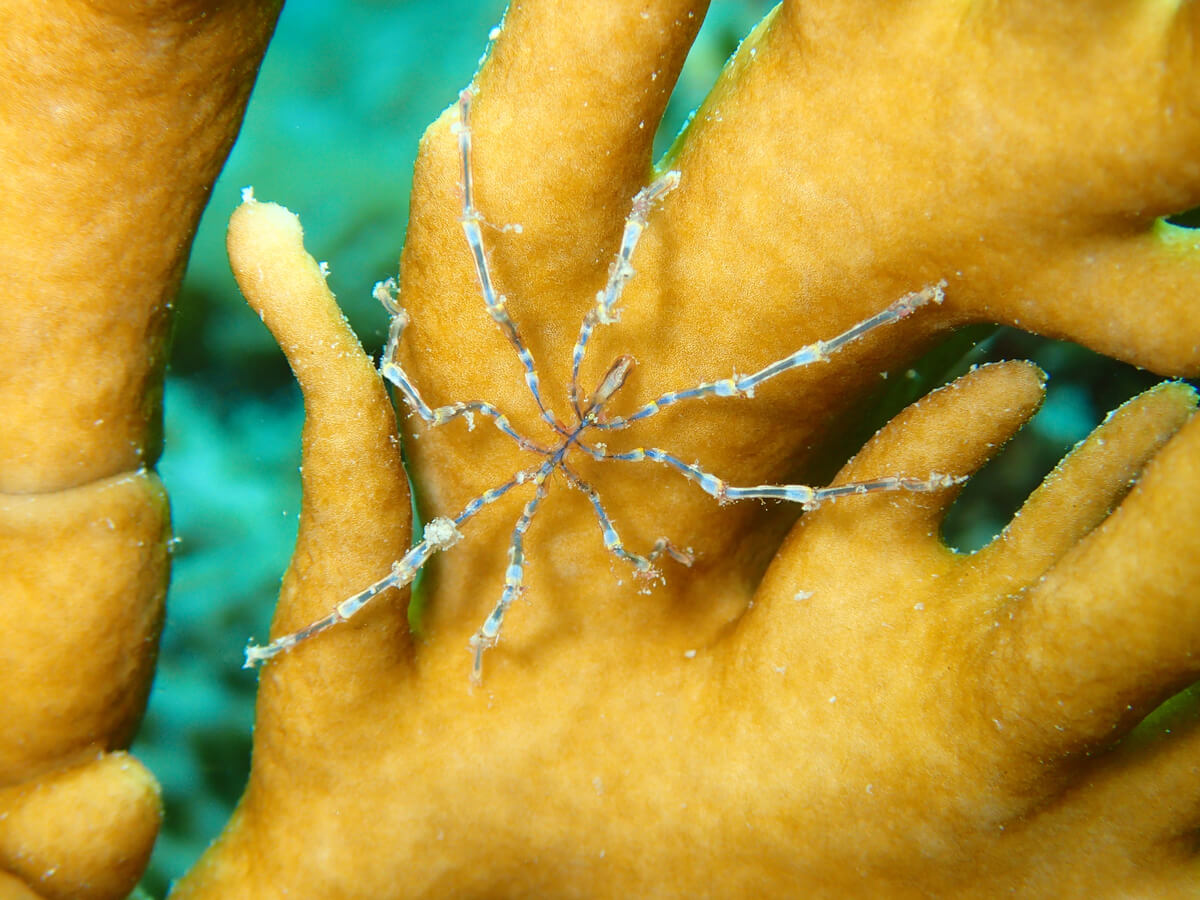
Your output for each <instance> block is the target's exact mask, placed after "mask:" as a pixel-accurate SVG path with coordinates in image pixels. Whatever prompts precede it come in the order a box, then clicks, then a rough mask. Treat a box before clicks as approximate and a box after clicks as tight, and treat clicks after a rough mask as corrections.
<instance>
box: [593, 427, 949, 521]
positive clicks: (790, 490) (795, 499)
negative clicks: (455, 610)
mask: <svg viewBox="0 0 1200 900" xmlns="http://www.w3.org/2000/svg"><path fill="white" fill-rule="evenodd" d="M579 446H580V447H581V448H582V449H583V450H584V451H585V452H586V453H588V454H589V455H591V456H592V457H594V458H596V459H615V460H620V461H622V462H641V461H643V460H647V459H648V460H652V461H654V462H659V463H663V464H664V465H667V466H670V467H671V468H673V469H674V470H675V471H677V472H679V473H680V474H681V475H683V476H684V477H685V478H687V479H689V480H690V481H694V482H695V483H696V484H698V485H700V489H701V490H702V491H704V492H705V493H706V494H708V495H709V496H711V497H715V498H716V500H717V502H718V503H722V504H724V503H732V502H734V501H737V500H783V501H786V502H788V503H799V504H800V505H801V507H803V508H804V509H806V510H812V509H816V508H817V507H818V506H820V505H821V504H822V503H824V502H825V501H827V500H836V499H837V498H839V497H846V496H851V495H854V494H877V493H882V492H886V491H912V492H917V493H928V492H931V491H940V490H944V489H945V488H948V487H953V486H954V485H956V484H962V483H963V482H964V481H966V480H967V479H966V476H962V475H942V474H939V473H937V472H934V473H932V474H931V475H929V477H927V478H909V477H905V476H900V475H888V476H884V477H882V478H873V479H870V480H869V481H852V482H850V483H848V484H839V485H834V486H833V487H822V488H814V487H809V486H808V485H805V484H759V485H753V486H748V487H735V486H733V485H730V484H726V483H725V482H724V481H723V480H722V479H720V478H718V477H717V476H716V475H713V474H711V473H709V472H706V471H704V470H703V469H702V468H700V467H699V466H698V465H696V464H694V463H685V462H684V461H683V460H681V459H679V457H677V456H672V455H671V454H670V453H667V452H666V451H665V450H659V449H657V448H655V447H638V448H637V449H636V450H630V451H628V452H626V453H607V452H605V451H603V450H600V449H599V448H597V447H590V446H587V445H585V444H582V443H581V444H579Z"/></svg>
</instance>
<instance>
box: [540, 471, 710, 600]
mask: <svg viewBox="0 0 1200 900" xmlns="http://www.w3.org/2000/svg"><path fill="white" fill-rule="evenodd" d="M559 468H560V469H561V470H562V473H563V475H565V476H566V479H567V483H568V484H569V485H571V487H573V488H575V489H576V490H577V491H580V492H581V493H583V494H584V496H586V497H587V498H588V500H589V501H591V504H592V509H593V510H595V512H596V518H597V519H598V520H599V521H600V530H601V531H602V532H603V534H604V546H605V547H606V548H607V549H608V550H609V551H610V552H611V553H612V554H613V555H614V556H616V557H618V558H619V559H623V560H625V561H626V562H627V563H629V564H630V565H632V566H633V567H634V569H636V570H637V572H638V574H639V575H647V576H651V577H653V576H655V575H657V574H658V570H657V569H655V568H654V560H655V559H657V558H658V557H659V556H661V555H662V554H663V553H666V554H667V555H668V556H670V557H671V558H672V559H674V560H675V561H676V562H680V563H683V564H684V565H685V566H690V565H691V564H692V561H693V560H692V556H691V554H689V553H685V552H684V551H682V550H679V549H677V548H676V547H675V546H674V545H673V544H672V543H671V542H670V541H669V540H667V539H666V538H659V539H658V540H657V541H655V543H654V548H653V549H652V550H651V551H650V552H649V553H648V554H647V555H646V556H639V555H638V554H636V553H630V552H629V551H628V550H626V549H625V545H624V543H622V541H621V537H620V535H618V534H617V529H616V528H615V527H614V526H613V523H612V519H610V518H609V516H608V513H607V511H605V509H604V504H603V503H602V502H601V501H600V495H599V494H598V493H596V489H595V488H593V487H592V486H591V485H590V484H588V483H587V482H586V481H584V480H583V479H582V478H580V477H579V476H578V475H577V474H575V473H574V472H573V471H571V470H570V469H569V468H567V466H566V465H565V464H560V466H559Z"/></svg>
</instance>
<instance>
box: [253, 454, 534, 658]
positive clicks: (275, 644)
mask: <svg viewBox="0 0 1200 900" xmlns="http://www.w3.org/2000/svg"><path fill="white" fill-rule="evenodd" d="M548 471H549V463H547V464H545V465H543V466H542V468H541V469H530V470H528V471H524V472H518V473H517V474H516V475H515V476H514V477H513V478H512V479H511V480H509V481H506V482H505V483H504V484H502V485H500V486H499V487H494V488H492V489H491V490H489V491H486V492H484V493H482V494H480V495H479V496H478V497H476V498H475V499H474V500H472V501H471V502H470V503H468V504H467V505H466V506H465V507H463V509H462V512H460V513H459V514H458V515H457V516H455V517H454V518H453V519H447V518H444V517H438V518H435V519H431V520H430V521H429V522H428V523H427V524H426V525H425V530H424V533H423V534H422V535H421V540H419V541H418V542H417V543H415V544H413V546H412V547H411V548H410V549H409V551H408V552H407V553H405V554H404V556H403V557H401V558H400V560H399V561H398V562H395V563H393V564H392V570H391V571H390V572H389V573H388V574H387V575H385V576H383V578H381V579H379V580H378V581H376V582H375V583H374V584H372V585H371V586H370V587H368V588H365V589H363V590H361V591H359V592H358V593H357V594H354V595H353V596H351V597H347V598H346V599H345V600H343V601H342V602H341V603H339V604H338V605H337V606H335V607H334V608H333V612H331V613H330V614H329V615H327V616H325V618H323V619H318V620H317V621H316V622H313V623H312V624H311V625H308V626H306V627H304V628H301V629H300V630H299V631H293V632H292V633H291V634H285V635H283V636H282V637H277V638H276V639H275V640H273V641H271V643H269V644H267V645H266V646H258V645H257V644H250V645H248V646H247V647H246V662H245V664H244V665H243V668H246V669H252V668H254V666H255V665H257V664H258V663H261V662H265V661H266V660H268V659H270V658H271V657H273V656H277V655H279V654H280V653H283V652H284V651H286V650H290V649H291V648H292V647H295V646H296V645H297V644H299V643H300V642H301V641H304V640H307V639H308V638H310V637H312V636H314V635H317V634H320V633H321V632H322V631H326V630H328V629H330V628H332V627H333V626H334V625H337V624H338V623H339V622H345V621H346V620H347V619H349V618H350V617H351V616H353V615H354V614H355V613H356V612H358V611H359V610H360V609H362V608H363V607H364V606H366V605H367V603H368V602H369V601H370V600H371V599H372V598H373V597H375V596H376V595H377V594H381V593H382V592H383V591H386V590H387V589H388V588H390V587H404V586H405V585H406V584H408V583H409V582H411V581H412V580H413V579H414V578H415V577H416V575H417V572H418V571H420V569H421V566H423V565H425V563H426V562H428V561H429V558H430V557H431V556H433V554H435V553H437V552H438V551H439V550H445V549H447V548H449V547H453V546H454V545H455V544H457V543H458V542H459V541H460V540H461V539H462V533H461V532H460V531H459V526H461V525H462V524H464V523H465V522H466V521H467V520H468V519H470V518H471V517H472V516H474V515H475V514H476V513H477V512H479V511H480V510H481V509H483V508H484V507H485V506H487V505H488V504H490V503H493V502H495V501H496V500H498V499H500V498H501V497H503V496H504V495H505V494H507V493H508V492H509V491H510V490H512V489H513V488H515V487H516V486H517V485H519V484H525V483H526V482H527V481H530V480H537V479H538V478H539V477H540V478H542V479H543V480H544V478H545V475H544V474H543V473H544V472H548ZM539 484H540V482H539Z"/></svg>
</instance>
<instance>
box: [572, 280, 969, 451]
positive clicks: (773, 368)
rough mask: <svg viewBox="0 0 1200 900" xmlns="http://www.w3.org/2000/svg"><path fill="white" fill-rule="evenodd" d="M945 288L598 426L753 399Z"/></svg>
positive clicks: (938, 296) (910, 297)
mask: <svg viewBox="0 0 1200 900" xmlns="http://www.w3.org/2000/svg"><path fill="white" fill-rule="evenodd" d="M944 287H945V282H940V283H938V284H935V285H932V286H930V287H927V288H925V289H924V290H920V291H916V292H915V293H911V294H905V295H904V296H903V297H901V298H900V299H899V300H896V301H895V302H894V303H892V304H891V305H890V306H888V307H886V308H885V309H882V310H880V311H879V312H877V313H876V314H875V315H873V316H871V317H870V318H869V319H864V320H863V321H861V322H859V323H858V324H857V325H855V326H853V327H852V328H848V329H847V330H846V331H843V332H842V333H841V334H839V335H837V336H836V337H833V338H830V339H829V340H827V341H816V342H814V343H812V344H808V345H807V346H804V347H801V348H800V349H799V350H797V351H796V352H795V353H792V354H791V355H789V356H785V357H784V358H783V359H780V360H776V361H775V362H773V363H771V364H770V365H769V366H766V367H765V368H763V369H760V370H759V371H757V372H755V373H754V374H752V375H736V374H735V375H733V376H731V377H729V378H723V379H721V380H720V381H708V382H704V383H703V384H698V385H696V386H695V387H692V388H688V389H687V390H683V391H671V392H669V393H666V394H663V395H662V396H661V397H658V398H657V399H654V400H651V401H650V402H649V403H647V404H646V405H645V406H643V407H641V408H640V409H638V410H637V411H636V412H634V413H632V414H630V415H628V416H621V417H618V418H615V419H609V420H607V421H596V422H595V423H594V425H595V427H597V428H604V429H616V428H625V427H626V426H627V425H630V424H631V423H633V422H637V421H639V420H641V419H648V418H650V417H651V416H653V415H654V414H655V413H657V412H658V411H659V410H661V409H662V408H663V407H666V406H670V405H671V404H673V403H678V402H679V401H681V400H692V399H695V398H697V397H736V396H742V397H753V396H754V390H755V388H757V387H758V386H759V385H760V384H762V383H763V382H765V381H769V380H770V379H772V378H774V377H776V376H777V375H782V374H783V373H784V372H790V371H791V370H792V369H797V368H800V367H801V366H807V365H811V364H812V363H815V362H827V361H828V360H829V357H830V356H831V355H832V354H834V353H836V352H837V351H838V350H841V349H842V348H843V347H845V346H846V345H847V344H850V343H853V342H854V341H857V340H859V339H860V338H862V337H863V336H864V335H866V334H867V333H869V332H871V331H874V330H875V329H876V328H879V327H881V326H883V325H888V324H890V323H892V322H898V321H900V320H901V319H905V318H907V317H908V316H910V315H912V313H913V312H914V311H915V310H917V309H918V308H920V307H922V306H924V305H925V304H927V303H941V302H942V300H943V299H944V295H943V293H942V289H943V288H944Z"/></svg>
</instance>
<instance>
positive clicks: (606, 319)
mask: <svg viewBox="0 0 1200 900" xmlns="http://www.w3.org/2000/svg"><path fill="white" fill-rule="evenodd" d="M678 186H679V172H678V171H676V170H674V169H673V170H671V171H670V172H667V173H665V174H663V175H661V176H659V177H658V178H656V179H655V180H654V181H652V182H650V184H648V185H646V187H644V188H642V189H641V190H640V191H638V192H637V194H635V195H634V198H633V204H632V208H631V209H630V211H629V217H628V218H627V219H626V220H625V230H624V232H623V233H622V235H621V246H620V247H619V248H618V249H617V255H616V257H615V258H614V259H613V261H612V265H610V266H609V269H608V284H606V285H605V286H604V289H603V290H601V291H598V292H597V293H596V303H595V305H594V306H592V307H591V309H589V310H588V311H587V315H585V316H584V317H583V324H582V325H581V326H580V327H579V339H578V340H576V341H575V350H574V352H573V353H572V354H571V384H570V386H569V387H568V388H567V394H568V399H569V400H570V401H571V406H573V407H574V408H575V415H577V416H578V417H579V418H580V419H582V418H583V409H582V405H581V402H580V399H579V367H580V366H581V365H583V357H584V354H585V353H586V352H587V345H588V341H589V339H590V338H591V336H592V330H593V329H594V328H595V327H596V326H597V325H599V324H603V325H607V324H611V323H612V322H616V321H617V320H618V319H620V317H621V313H620V311H619V310H618V309H616V304H617V301H618V300H619V299H620V298H621V292H622V291H623V290H625V283H626V282H627V281H629V279H630V278H632V277H633V274H634V271H633V265H632V264H631V262H630V261H631V260H632V259H633V251H634V250H635V249H636V248H637V244H638V240H639V239H640V238H641V236H642V232H644V231H645V230H646V220H647V219H648V218H649V216H650V210H651V209H653V208H654V204H655V203H657V202H658V201H659V200H661V199H662V198H663V197H665V196H666V195H667V194H669V193H670V192H671V191H673V190H675V188H676V187H678Z"/></svg>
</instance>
